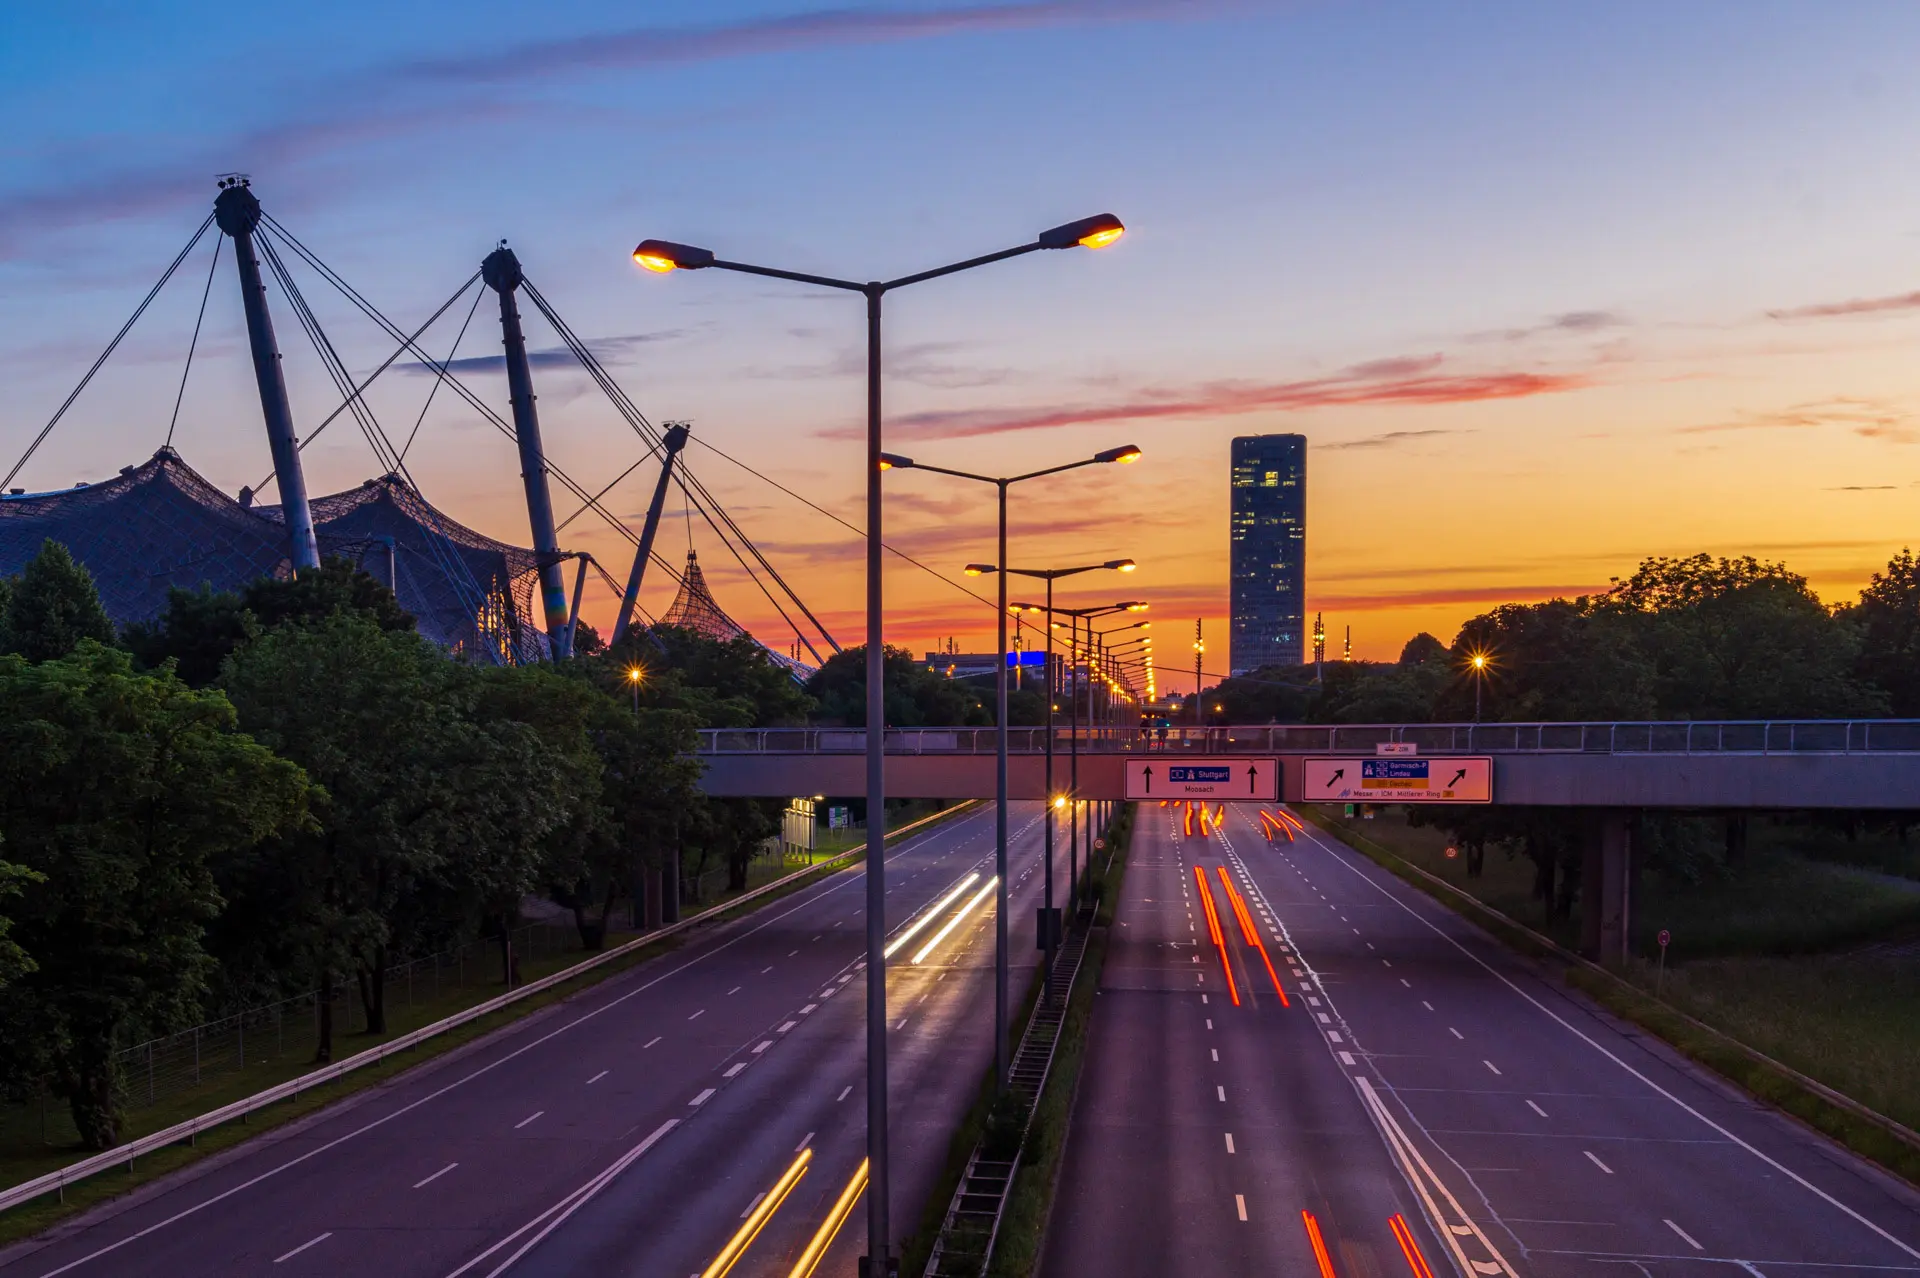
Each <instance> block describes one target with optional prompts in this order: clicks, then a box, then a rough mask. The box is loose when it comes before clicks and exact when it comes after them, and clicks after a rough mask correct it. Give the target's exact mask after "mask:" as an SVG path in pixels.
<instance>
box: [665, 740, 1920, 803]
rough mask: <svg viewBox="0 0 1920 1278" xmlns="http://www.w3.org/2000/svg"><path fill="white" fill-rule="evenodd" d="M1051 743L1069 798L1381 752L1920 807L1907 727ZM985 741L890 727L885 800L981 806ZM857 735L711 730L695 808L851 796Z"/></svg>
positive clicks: (1776, 796)
mask: <svg viewBox="0 0 1920 1278" xmlns="http://www.w3.org/2000/svg"><path fill="white" fill-rule="evenodd" d="M1077 735H1078V739H1077V741H1076V734H1075V731H1074V730H1073V729H1072V728H1070V727H1067V726H1065V725H1059V726H1056V727H1055V728H1054V729H1053V737H1054V781H1055V787H1056V789H1060V788H1063V787H1064V786H1065V785H1066V781H1067V776H1068V771H1067V769H1068V767H1069V764H1068V757H1069V756H1070V755H1071V754H1072V753H1073V752H1075V751H1076V750H1077V752H1078V754H1079V787H1078V789H1079V795H1080V797H1081V798H1086V799H1121V798H1124V797H1126V795H1125V780H1124V773H1125V765H1126V763H1127V762H1128V761H1129V760H1138V759H1140V758H1142V757H1147V756H1151V757H1154V758H1166V759H1169V760H1172V761H1178V760H1180V759H1182V758H1188V759H1200V758H1210V757H1235V758H1247V757H1255V758H1261V759H1275V760H1278V761H1279V763H1280V773H1281V786H1282V789H1281V797H1282V799H1284V800H1285V801H1286V802H1289V803H1301V802H1311V801H1312V800H1311V799H1310V798H1309V797H1307V796H1305V795H1303V794H1302V792H1301V779H1302V775H1303V773H1304V771H1305V768H1304V767H1303V764H1304V762H1305V761H1306V760H1308V759H1324V758H1342V757H1373V756H1374V755H1375V754H1376V752H1377V751H1379V749H1380V747H1381V746H1383V745H1385V746H1394V747H1398V748H1400V749H1403V750H1408V751H1409V752H1411V753H1416V754H1418V755H1419V756H1423V757H1430V758H1432V757H1469V756H1471V757H1486V758H1488V759H1490V760H1491V761H1492V781H1493V784H1492V802H1494V803H1511V804H1529V805H1539V806H1546V807H1582V808H1694V809H1716V810H1717V809H1784V808H1849V809H1874V808H1879V809H1900V808H1920V720H1915V719H1853V720H1833V719H1816V720H1771V721H1767V720H1738V721H1734V720H1729V721H1685V722H1672V723H1649V722H1624V721H1622V722H1605V723H1400V724H1381V723H1376V724H1278V725H1257V726H1228V727H1208V728H1185V729H1173V730H1171V731H1170V732H1169V733H1168V736H1167V739H1166V740H1165V741H1158V740H1150V739H1149V738H1147V737H1145V736H1143V735H1142V734H1141V733H1140V732H1139V731H1137V730H1134V729H1118V728H1086V727H1083V728H1080V729H1079V731H1078V734H1077ZM995 739H996V730H995V729H993V728H889V729H887V733H886V753H887V794H888V796H889V797H893V798H903V799H904V798H927V799H966V798H991V797H993V793H994V786H993V776H994V749H995ZM866 744H867V734H866V733H865V732H864V731H863V730H861V729H857V728H855V729H845V728H755V729H733V728H721V729H709V730H706V731H703V732H702V733H701V734H700V744H699V747H698V751H699V757H700V761H701V762H702V763H704V764H705V765H706V772H705V775H704V777H703V778H702V782H701V784H702V787H703V788H704V789H705V790H706V792H707V793H708V794H713V795H732V796H761V797H768V798H772V797H779V796H789V795H810V794H827V795H836V796H838V795H857V794H860V793H862V792H863V791H864V790H865V789H866V773H865V766H866V764H865V750H866ZM1046 744H1047V729H1045V728H1015V729H1013V730H1012V732H1011V733H1010V739H1009V747H1008V748H1009V756H1010V757H1009V762H1008V769H1007V776H1008V787H1009V790H1010V791H1011V793H1012V796H1013V797H1014V798H1016V799H1040V798H1044V797H1046V765H1045V752H1046Z"/></svg>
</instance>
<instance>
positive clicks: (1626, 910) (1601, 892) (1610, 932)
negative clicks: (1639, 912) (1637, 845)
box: [1580, 808, 1633, 964]
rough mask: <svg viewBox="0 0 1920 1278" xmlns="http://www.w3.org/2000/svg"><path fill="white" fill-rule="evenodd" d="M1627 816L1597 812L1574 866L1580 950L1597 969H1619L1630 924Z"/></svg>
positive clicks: (1607, 810) (1611, 811) (1621, 811)
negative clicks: (1577, 879)
mask: <svg viewBox="0 0 1920 1278" xmlns="http://www.w3.org/2000/svg"><path fill="white" fill-rule="evenodd" d="M1631 816H1632V814H1631V813H1630V812H1628V811H1626V810H1625V809H1623V808H1599V809H1596V810H1594V811H1593V812H1592V813H1591V814H1590V816H1589V819H1588V822H1587V829H1586V841H1585V846H1584V848H1583V849H1582V855H1581V865H1580V871H1581V872H1580V949H1581V952H1582V953H1584V954H1585V955H1586V956H1587V957H1588V958H1590V959H1593V960H1594V961H1596V962H1599V963H1607V964H1616V963H1623V962H1625V961H1626V957H1627V942H1628V936H1629V932H1630V927H1631V923H1632V919H1631V911H1632V900H1633V849H1632V847H1631V839H1630V835H1629V830H1630V828H1631V820H1630V818H1631Z"/></svg>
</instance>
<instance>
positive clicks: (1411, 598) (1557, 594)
mask: <svg viewBox="0 0 1920 1278" xmlns="http://www.w3.org/2000/svg"><path fill="white" fill-rule="evenodd" d="M1606 589H1607V587H1606V586H1605V585H1575V586H1436V587H1426V588H1423V589H1419V590H1394V591H1386V592H1383V593H1379V594H1366V595H1322V594H1315V595H1313V596H1312V597H1311V599H1310V600H1309V603H1310V604H1311V605H1312V606H1313V607H1314V608H1321V609H1328V610H1345V611H1350V612H1370V611H1374V610H1379V609H1392V608H1418V607H1423V606H1431V607H1440V606H1444V605H1448V604H1503V603H1534V602H1537V601H1539V600H1542V599H1568V598H1573V597H1575V596H1578V595H1594V594H1599V593H1601V592H1603V591H1605V590H1606Z"/></svg>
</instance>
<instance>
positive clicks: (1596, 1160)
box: [1580, 1149, 1613, 1176]
mask: <svg viewBox="0 0 1920 1278" xmlns="http://www.w3.org/2000/svg"><path fill="white" fill-rule="evenodd" d="M1580 1152H1581V1153H1583V1154H1585V1155H1586V1156H1587V1159H1588V1161H1589V1162H1591V1163H1592V1164H1593V1165H1594V1166H1595V1167H1598V1168H1599V1169H1600V1170H1601V1171H1603V1172H1605V1173H1606V1174H1607V1175H1609V1176H1611V1175H1613V1168H1611V1167H1609V1166H1607V1165H1606V1164H1605V1163H1603V1162H1601V1161H1600V1155H1598V1154H1596V1153H1594V1152H1593V1151H1592V1150H1591V1149H1583V1150H1581V1151H1580Z"/></svg>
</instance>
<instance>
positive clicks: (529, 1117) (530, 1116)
mask: <svg viewBox="0 0 1920 1278" xmlns="http://www.w3.org/2000/svg"><path fill="white" fill-rule="evenodd" d="M546 1112H547V1111H546V1110H544V1109H536V1110H534V1111H533V1112H532V1113H531V1114H528V1115H527V1116H526V1117H525V1118H523V1119H521V1120H520V1121H519V1122H517V1123H515V1124H514V1125H513V1130H515V1131H516V1132H517V1131H519V1130H520V1129H521V1128H522V1127H525V1126H526V1125H527V1124H528V1123H531V1122H532V1121H533V1120H534V1119H536V1118H538V1117H540V1115H542V1114H544V1113H546Z"/></svg>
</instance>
